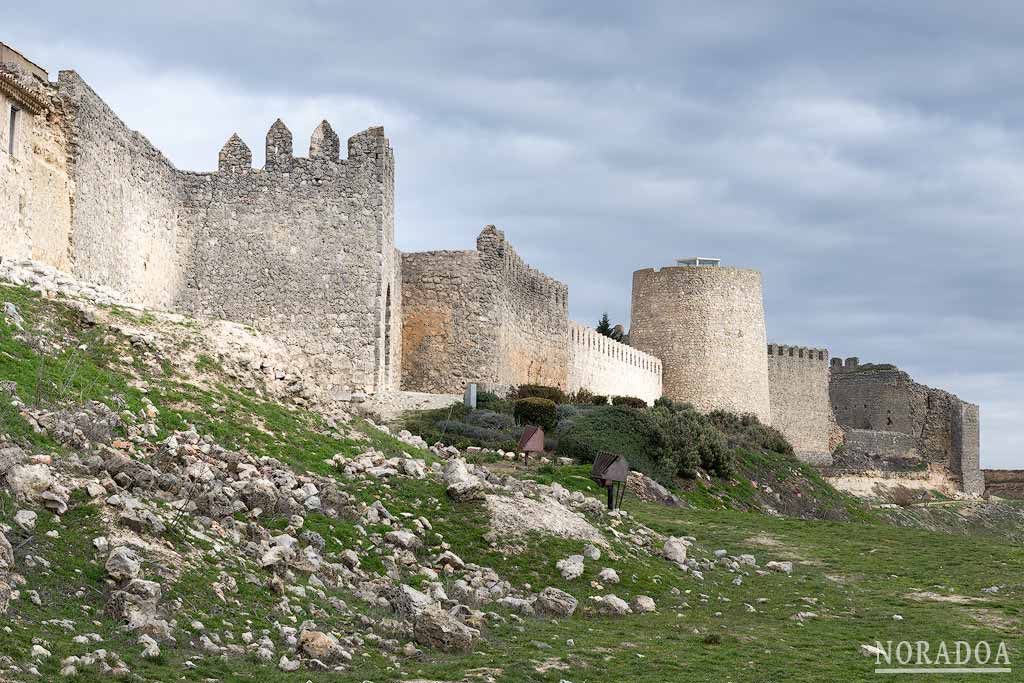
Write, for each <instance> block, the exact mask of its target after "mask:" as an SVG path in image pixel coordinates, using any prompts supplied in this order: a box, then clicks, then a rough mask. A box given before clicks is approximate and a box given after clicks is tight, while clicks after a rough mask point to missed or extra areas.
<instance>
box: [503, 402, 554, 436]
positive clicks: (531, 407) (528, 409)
mask: <svg viewBox="0 0 1024 683" xmlns="http://www.w3.org/2000/svg"><path fill="white" fill-rule="evenodd" d="M513 406H514V407H513V409H512V414H513V415H515V418H516V422H518V423H519V424H521V425H528V424H530V425H537V426H538V427H541V428H542V429H544V430H545V431H553V430H554V429H555V426H556V425H557V424H558V408H557V406H556V404H555V402H554V401H552V400H550V399H546V398H537V397H531V398H521V399H519V400H517V401H516V402H515V403H514V404H513Z"/></svg>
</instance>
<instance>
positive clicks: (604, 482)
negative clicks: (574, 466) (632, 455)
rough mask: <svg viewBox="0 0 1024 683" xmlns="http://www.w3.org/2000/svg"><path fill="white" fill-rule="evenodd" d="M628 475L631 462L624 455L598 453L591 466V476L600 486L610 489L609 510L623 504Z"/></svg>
mask: <svg viewBox="0 0 1024 683" xmlns="http://www.w3.org/2000/svg"><path fill="white" fill-rule="evenodd" d="M628 476H629V462H627V461H626V459H625V458H624V457H622V456H621V455H615V454H613V453H598V454H597V457H596V458H595V459H594V465H593V466H592V467H591V468H590V478H591V479H592V480H593V481H594V482H595V483H596V484H597V485H598V486H601V487H603V488H605V489H607V490H608V509H609V510H615V509H617V508H620V507H621V506H622V499H623V497H625V495H626V477H628ZM616 488H617V489H618V490H617V491H616Z"/></svg>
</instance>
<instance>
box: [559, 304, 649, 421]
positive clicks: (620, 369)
mask: <svg viewBox="0 0 1024 683" xmlns="http://www.w3.org/2000/svg"><path fill="white" fill-rule="evenodd" d="M568 337H569V391H570V392H575V391H579V390H580V389H587V390H589V391H590V392H592V393H595V394H602V395H605V396H635V397H637V398H642V399H643V400H645V401H647V403H649V404H653V403H654V401H655V399H657V398H659V397H660V396H661V361H660V360H659V359H657V358H655V357H654V356H651V355H650V354H646V353H644V352H643V351H639V350H637V349H634V348H633V347H631V346H629V345H627V344H623V343H621V342H617V341H615V340H614V339H611V338H610V337H606V336H604V335H603V334H599V333H598V332H597V331H596V330H595V329H594V328H592V327H590V326H588V325H583V324H580V323H578V322H575V321H572V320H570V321H569V335H568Z"/></svg>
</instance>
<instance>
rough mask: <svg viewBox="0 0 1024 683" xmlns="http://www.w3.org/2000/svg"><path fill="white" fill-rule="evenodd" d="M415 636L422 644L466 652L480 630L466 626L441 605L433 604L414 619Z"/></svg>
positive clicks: (445, 650) (447, 650)
mask: <svg viewBox="0 0 1024 683" xmlns="http://www.w3.org/2000/svg"><path fill="white" fill-rule="evenodd" d="M413 637H414V638H415V640H416V642H417V643H419V644H420V645H427V646H429V647H434V648H437V649H438V650H442V651H444V652H465V651H467V650H469V649H471V648H472V647H473V643H474V642H476V640H477V639H478V638H479V637H480V631H478V630H477V629H475V628H471V627H469V626H466V625H465V624H463V623H462V622H461V621H459V620H458V619H456V618H455V617H453V616H452V615H451V614H449V613H448V612H446V611H444V609H442V608H441V607H440V606H439V605H431V606H430V607H428V608H426V609H425V610H423V611H422V612H420V613H419V614H418V615H417V616H416V619H415V620H414V621H413Z"/></svg>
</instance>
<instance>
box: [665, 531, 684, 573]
mask: <svg viewBox="0 0 1024 683" xmlns="http://www.w3.org/2000/svg"><path fill="white" fill-rule="evenodd" d="M661 555H662V557H664V558H665V559H666V560H668V561H669V562H675V563H676V564H677V565H678V566H679V567H680V568H682V567H685V566H686V541H684V540H683V539H681V538H676V537H675V536H670V537H669V538H668V540H666V541H665V545H664V547H663V548H662V551H661Z"/></svg>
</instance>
